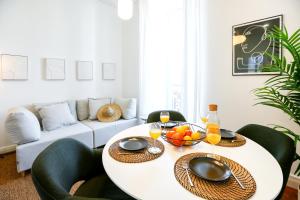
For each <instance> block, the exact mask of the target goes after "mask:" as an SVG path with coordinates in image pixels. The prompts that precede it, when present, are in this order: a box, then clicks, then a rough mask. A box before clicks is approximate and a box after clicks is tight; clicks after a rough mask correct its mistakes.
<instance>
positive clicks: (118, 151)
mask: <svg viewBox="0 0 300 200" xmlns="http://www.w3.org/2000/svg"><path fill="white" fill-rule="evenodd" d="M136 137H140V138H144V139H146V140H147V141H148V148H149V146H153V144H154V139H152V138H150V137H141V136H136ZM120 141H121V140H118V141H116V142H114V143H113V144H112V145H111V146H110V147H109V149H108V151H109V154H110V156H111V157H113V158H114V159H115V160H117V161H120V162H124V163H141V162H146V161H150V160H154V159H156V158H158V157H159V156H161V155H162V154H163V153H164V150H165V147H164V145H163V143H162V142H161V141H159V140H156V143H155V145H156V146H157V147H159V148H160V149H161V153H159V154H151V153H149V152H148V150H147V149H148V148H145V149H143V150H141V151H137V152H131V151H126V150H124V149H122V148H120V146H119V142H120ZM122 153H126V154H122ZM127 153H128V154H127Z"/></svg>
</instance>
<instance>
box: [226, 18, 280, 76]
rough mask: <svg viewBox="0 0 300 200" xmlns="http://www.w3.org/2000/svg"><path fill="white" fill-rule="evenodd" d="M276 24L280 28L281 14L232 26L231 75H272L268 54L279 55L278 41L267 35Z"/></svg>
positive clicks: (275, 72) (276, 72)
mask: <svg viewBox="0 0 300 200" xmlns="http://www.w3.org/2000/svg"><path fill="white" fill-rule="evenodd" d="M275 26H277V27H280V28H282V26H283V15H277V16H273V17H269V18H264V19H260V20H256V21H252V22H247V23H243V24H239V25H234V26H232V63H233V64H232V75H233V76H241V75H272V74H279V73H280V72H279V71H270V70H269V71H267V70H266V69H265V68H264V67H265V66H268V65H271V64H272V59H271V56H270V55H274V56H278V57H281V55H282V48H281V46H280V42H279V41H278V40H275V39H269V38H268V37H267V36H268V34H269V33H270V32H271V31H272V29H273V28H274V27H275Z"/></svg>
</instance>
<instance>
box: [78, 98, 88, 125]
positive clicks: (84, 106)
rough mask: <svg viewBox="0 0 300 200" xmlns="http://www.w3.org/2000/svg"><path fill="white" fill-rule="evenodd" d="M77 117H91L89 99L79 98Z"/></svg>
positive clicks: (82, 118)
mask: <svg viewBox="0 0 300 200" xmlns="http://www.w3.org/2000/svg"><path fill="white" fill-rule="evenodd" d="M76 109H77V117H78V120H79V121H82V120H86V119H88V118H89V101H88V99H82V100H78V101H77V103H76Z"/></svg>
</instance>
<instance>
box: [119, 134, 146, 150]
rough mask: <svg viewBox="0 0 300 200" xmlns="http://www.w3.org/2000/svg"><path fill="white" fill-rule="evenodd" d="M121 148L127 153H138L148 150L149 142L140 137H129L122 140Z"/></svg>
mask: <svg viewBox="0 0 300 200" xmlns="http://www.w3.org/2000/svg"><path fill="white" fill-rule="evenodd" d="M119 146H120V147H121V148H122V149H125V150H127V151H138V150H141V149H144V148H146V147H147V146H148V141H147V140H145V139H144V138H140V137H129V138H124V139H122V140H121V141H120V143H119Z"/></svg>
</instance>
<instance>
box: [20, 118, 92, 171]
mask: <svg viewBox="0 0 300 200" xmlns="http://www.w3.org/2000/svg"><path fill="white" fill-rule="evenodd" d="M62 138H73V139H76V140H78V141H80V142H82V143H84V144H85V145H87V146H89V147H90V148H93V131H92V130H91V129H90V128H89V127H87V126H85V125H83V124H82V123H77V124H74V125H71V126H65V127H62V128H60V129H56V130H54V131H50V132H45V131H43V132H41V137H40V140H38V141H35V142H30V143H27V144H22V145H18V146H17V148H16V159H17V170H18V172H22V171H24V170H27V169H30V168H31V166H32V163H33V161H34V160H35V158H36V157H37V156H38V154H39V153H40V152H42V151H43V150H44V149H45V148H46V147H47V146H48V145H50V144H51V143H53V142H54V141H56V140H58V139H62Z"/></svg>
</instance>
